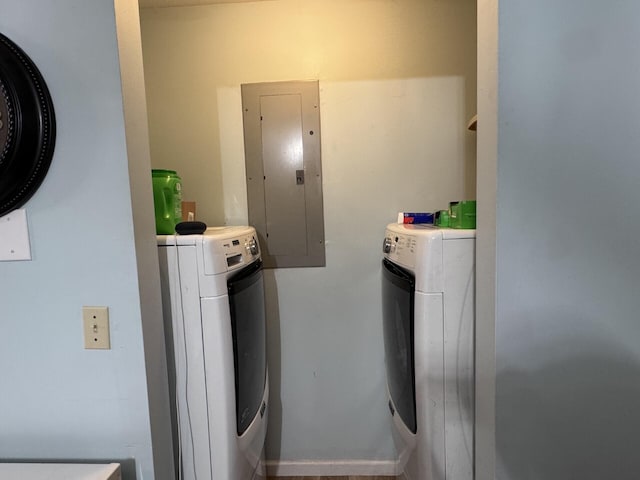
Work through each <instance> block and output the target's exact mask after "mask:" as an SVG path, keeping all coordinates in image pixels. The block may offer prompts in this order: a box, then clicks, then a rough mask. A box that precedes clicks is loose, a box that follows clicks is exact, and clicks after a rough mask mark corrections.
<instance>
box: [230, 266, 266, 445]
mask: <svg viewBox="0 0 640 480" xmlns="http://www.w3.org/2000/svg"><path fill="white" fill-rule="evenodd" d="M227 290H228V292H229V307H230V312H231V329H232V335H233V363H234V373H235V385H236V415H237V429H238V435H242V434H243V433H244V431H245V430H246V429H247V428H248V427H249V425H250V424H251V422H252V421H253V419H254V418H255V417H256V415H257V414H258V411H260V414H262V412H264V410H263V409H262V408H261V407H262V397H263V395H264V389H265V381H266V377H267V355H266V350H267V347H266V318H265V306H264V281H263V278H262V262H261V261H257V262H254V263H252V264H251V265H249V266H248V267H246V268H244V269H242V270H241V271H240V272H238V273H237V274H236V275H234V276H233V277H231V278H230V279H229V280H228V281H227Z"/></svg>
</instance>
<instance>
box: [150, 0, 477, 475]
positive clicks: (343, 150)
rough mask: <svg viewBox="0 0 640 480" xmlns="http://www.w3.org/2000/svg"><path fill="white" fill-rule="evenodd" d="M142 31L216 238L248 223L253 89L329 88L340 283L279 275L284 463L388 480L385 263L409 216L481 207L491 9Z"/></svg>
mask: <svg viewBox="0 0 640 480" xmlns="http://www.w3.org/2000/svg"><path fill="white" fill-rule="evenodd" d="M141 20H142V33H143V49H144V62H145V75H146V85H147V96H148V105H149V115H150V118H149V122H150V135H151V154H152V164H153V165H154V167H156V168H161V167H166V168H174V169H176V170H178V172H179V173H180V174H181V176H182V178H183V182H184V194H185V198H188V199H193V200H196V201H197V203H198V217H199V218H200V219H201V220H203V221H205V222H207V223H208V224H210V225H213V224H224V223H227V224H241V223H246V222H247V210H246V190H245V183H244V182H245V179H244V153H243V140H242V114H241V113H242V112H241V104H240V84H242V83H251V82H267V81H281V80H302V79H318V80H320V101H321V105H320V108H321V123H322V126H321V129H322V132H321V134H322V156H323V158H322V162H323V188H324V214H325V231H326V248H327V266H326V267H325V268H316V269H288V270H286V269H283V270H277V271H270V272H268V273H267V296H268V298H267V303H268V309H269V319H268V321H269V339H268V341H269V366H270V369H271V379H272V391H273V395H272V398H271V406H272V409H271V416H270V418H269V422H270V426H269V435H268V445H267V455H268V457H269V458H270V459H271V460H272V461H274V462H280V463H279V465H280V466H281V468H285V469H286V468H289V470H280V472H281V473H283V472H285V471H287V472H289V473H292V474H302V473H307V474H321V473H322V472H321V471H320V470H322V468H323V467H322V465H323V462H327V464H328V463H330V462H331V461H334V462H335V460H336V459H340V460H345V461H346V463H345V465H347V467H345V468H346V469H347V470H348V469H349V468H350V469H351V470H350V471H351V472H353V473H352V474H357V473H367V472H365V471H364V470H367V468H368V469H369V470H374V471H371V472H370V473H374V474H375V473H384V472H382V471H381V470H384V468H386V467H385V465H387V466H388V465H390V464H391V462H392V461H393V459H394V455H395V453H394V449H393V444H392V441H391V436H390V423H389V421H388V411H387V410H386V401H385V379H384V363H383V352H382V336H381V315H380V305H379V288H380V285H379V283H380V280H379V276H380V270H379V262H380V253H379V245H380V242H381V239H382V236H383V232H384V226H385V224H386V223H388V222H390V221H393V220H394V219H395V215H396V214H397V212H398V211H401V210H404V211H406V210H435V209H441V208H445V207H446V206H447V202H448V201H449V200H458V199H462V198H473V197H474V195H475V134H474V133H471V132H468V131H466V129H465V126H466V123H467V121H468V119H469V118H470V117H471V116H472V115H473V114H474V113H475V89H476V80H475V68H476V63H475V51H476V48H475V32H476V11H475V1H473V0H449V1H442V0H415V1H412V0H395V1H391V0H322V1H317V0H274V1H267V2H256V3H241V4H224V5H214V6H202V7H185V8H165V9H143V10H142V14H141ZM306 460H312V461H313V462H312V463H313V465H312V466H309V465H311V463H309V465H307V466H305V465H302V466H300V464H299V463H296V462H299V461H302V464H304V461H306ZM373 460H381V461H382V463H378V464H375V465H374V464H372V463H371V462H372V461H373ZM287 462H290V463H287ZM291 462H292V463H291ZM349 462H351V463H349ZM384 462H388V463H387V464H385V463H384ZM307 467H308V468H309V469H311V470H313V471H311V470H309V469H307V470H304V469H305V468H307ZM296 469H298V470H296ZM314 469H315V470H314ZM318 469H320V470H318ZM354 469H355V470H357V471H354ZM325 471H326V470H325ZM296 472H299V473H296ZM330 473H334V474H340V472H336V471H335V469H334V470H331V472H330ZM342 474H344V473H342Z"/></svg>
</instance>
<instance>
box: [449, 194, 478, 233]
mask: <svg viewBox="0 0 640 480" xmlns="http://www.w3.org/2000/svg"><path fill="white" fill-rule="evenodd" d="M449 215H450V218H449V225H450V226H451V228H476V201H475V200H464V201H462V202H451V203H450V204H449Z"/></svg>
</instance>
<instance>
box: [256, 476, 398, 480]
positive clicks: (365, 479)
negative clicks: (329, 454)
mask: <svg viewBox="0 0 640 480" xmlns="http://www.w3.org/2000/svg"><path fill="white" fill-rule="evenodd" d="M268 480H396V477H379V476H376V477H344V476H341V477H269V479H268Z"/></svg>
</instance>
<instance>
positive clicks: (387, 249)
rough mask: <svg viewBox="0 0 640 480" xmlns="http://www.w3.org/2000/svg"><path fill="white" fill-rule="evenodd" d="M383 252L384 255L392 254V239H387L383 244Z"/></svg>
mask: <svg viewBox="0 0 640 480" xmlns="http://www.w3.org/2000/svg"><path fill="white" fill-rule="evenodd" d="M382 252H383V253H389V252H391V239H390V238H389V237H386V238H385V239H384V241H383V242H382Z"/></svg>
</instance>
